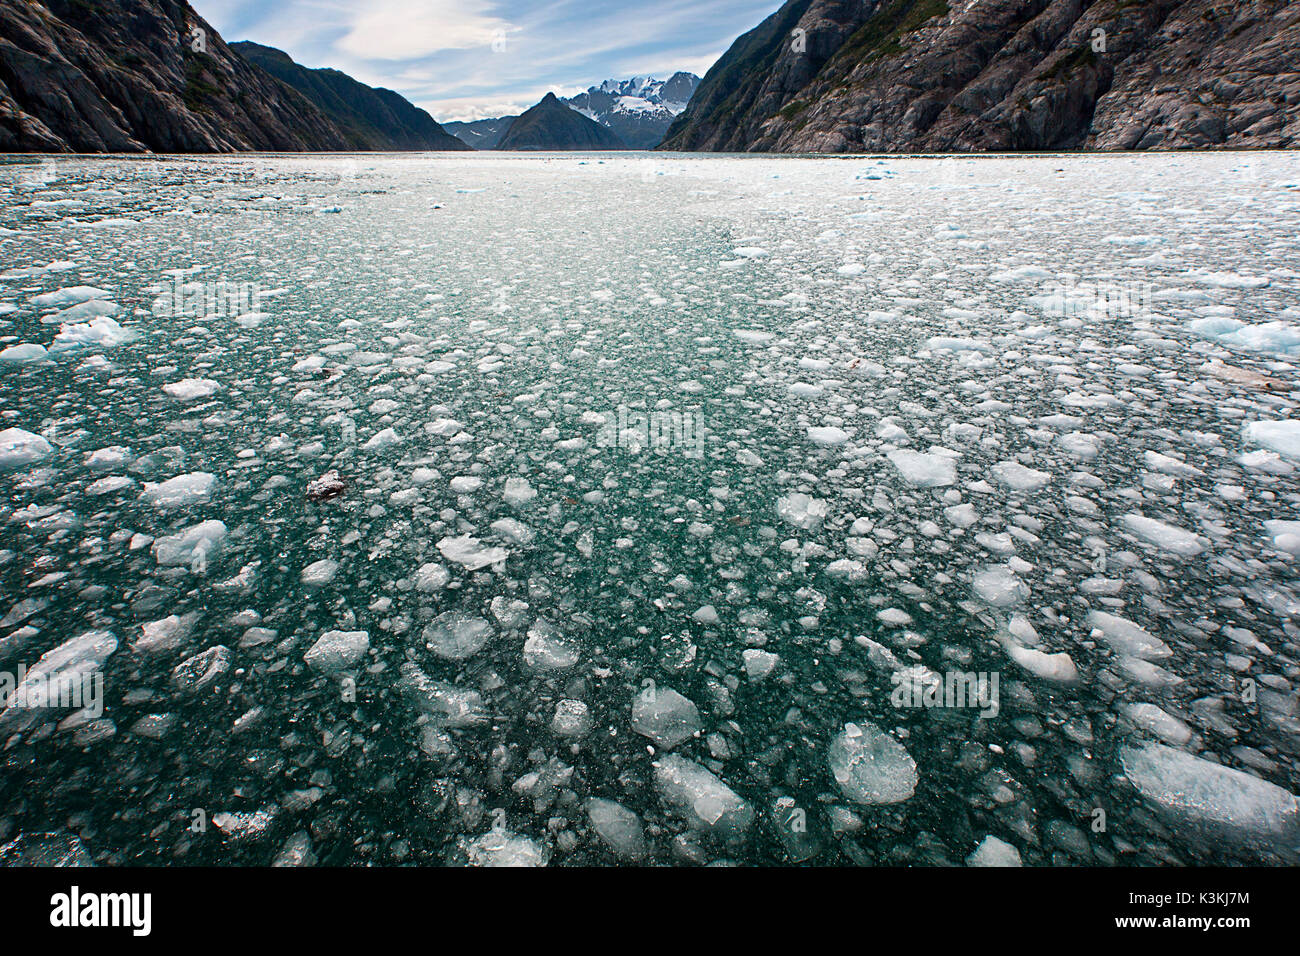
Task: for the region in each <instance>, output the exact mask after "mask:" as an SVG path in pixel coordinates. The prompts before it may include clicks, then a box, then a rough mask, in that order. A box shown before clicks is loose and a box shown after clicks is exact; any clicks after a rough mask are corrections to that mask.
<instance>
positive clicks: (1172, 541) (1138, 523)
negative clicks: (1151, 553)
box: [1120, 513, 1209, 558]
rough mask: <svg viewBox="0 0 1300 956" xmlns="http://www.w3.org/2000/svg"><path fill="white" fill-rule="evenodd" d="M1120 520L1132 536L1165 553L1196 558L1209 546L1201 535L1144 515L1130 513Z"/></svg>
mask: <svg viewBox="0 0 1300 956" xmlns="http://www.w3.org/2000/svg"><path fill="white" fill-rule="evenodd" d="M1120 520H1122V521H1123V522H1124V527H1125V528H1127V529H1128V531H1129V532H1130V533H1131V534H1133V535H1135V536H1136V537H1138V538H1140V539H1141V540H1143V541H1145V542H1146V543H1147V544H1150V545H1154V546H1155V547H1157V548H1160V549H1161V550H1163V551H1169V552H1172V553H1174V554H1180V555H1182V556H1183V557H1187V558H1191V557H1195V556H1196V555H1198V554H1200V553H1201V552H1202V551H1204V550H1205V549H1206V547H1207V546H1208V544H1209V542H1207V541H1206V540H1205V539H1204V538H1202V537H1201V536H1200V535H1196V534H1193V533H1192V532H1190V531H1186V530H1184V529H1182V528H1178V527H1175V526H1174V525H1171V524H1166V523H1165V522H1163V521H1157V520H1156V519H1155V518H1147V517H1145V516H1144V515H1140V514H1136V513H1130V514H1126V515H1124V517H1123V518H1121V519H1120Z"/></svg>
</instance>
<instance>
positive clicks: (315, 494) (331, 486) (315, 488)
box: [307, 471, 348, 501]
mask: <svg viewBox="0 0 1300 956" xmlns="http://www.w3.org/2000/svg"><path fill="white" fill-rule="evenodd" d="M347 490H348V483H347V482H346V481H344V480H343V476H342V475H340V474H339V473H338V472H337V471H327V472H325V474H323V475H321V476H320V477H319V478H317V479H315V480H313V481H309V482H307V500H308V501H329V500H330V499H331V498H337V497H338V496H339V495H341V494H343V492H345V491H347Z"/></svg>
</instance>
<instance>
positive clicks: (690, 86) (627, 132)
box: [564, 73, 700, 149]
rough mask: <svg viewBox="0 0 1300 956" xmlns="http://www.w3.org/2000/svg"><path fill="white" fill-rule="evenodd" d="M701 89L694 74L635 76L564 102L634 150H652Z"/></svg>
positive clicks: (569, 98) (604, 85)
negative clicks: (658, 76) (665, 78)
mask: <svg viewBox="0 0 1300 956" xmlns="http://www.w3.org/2000/svg"><path fill="white" fill-rule="evenodd" d="M699 85H700V78H699V77H698V76H696V75H695V74H693V73H674V74H673V75H672V76H671V77H670V78H669V79H667V80H657V79H655V78H654V77H653V76H634V77H632V78H631V79H630V80H606V81H605V82H603V83H601V84H600V85H599V86H593V87H590V88H589V89H588V90H587V91H586V92H585V93H579V94H578V95H577V96H571V97H568V98H567V99H565V100H564V102H565V103H567V104H568V105H569V106H571V107H572V108H573V109H575V110H577V111H578V112H579V113H582V114H584V115H585V116H587V117H589V118H590V119H593V120H595V121H596V122H597V123H600V124H601V125H603V126H608V127H609V128H610V129H612V130H613V131H614V132H615V133H616V134H617V135H618V137H619V138H620V139H621V140H623V142H625V143H627V145H628V146H631V147H632V148H633V149H653V148H654V147H656V146H658V145H659V143H660V141H661V140H662V139H663V138H664V134H665V133H667V132H668V127H669V126H670V125H671V124H672V121H673V119H674V117H676V116H677V114H678V113H680V112H682V110H684V109H686V104H687V103H689V102H690V99H691V94H692V93H694V92H695V88H696V87H697V86H699Z"/></svg>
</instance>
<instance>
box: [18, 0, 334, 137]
mask: <svg viewBox="0 0 1300 956" xmlns="http://www.w3.org/2000/svg"><path fill="white" fill-rule="evenodd" d="M196 31H197V32H196ZM349 148H350V144H349V141H348V138H347V135H346V133H345V132H344V131H343V130H341V129H339V128H338V127H337V126H336V125H335V124H334V123H332V122H331V121H330V120H329V119H328V118H327V117H326V116H325V115H323V114H322V113H321V112H320V110H318V109H317V108H316V107H315V106H313V105H312V104H311V103H310V102H308V101H307V100H306V99H305V98H304V97H303V96H302V95H301V94H299V93H297V92H295V91H294V90H292V89H290V88H289V87H287V86H285V85H284V84H282V83H280V82H279V81H278V80H276V79H274V78H273V77H271V76H269V75H267V74H266V73H264V72H263V71H262V70H260V69H258V68H257V67H255V66H253V65H252V64H250V63H248V62H247V61H246V60H244V59H243V58H242V57H241V56H239V55H238V54H236V53H234V52H233V51H232V50H231V49H230V48H229V47H228V46H226V44H225V42H224V41H223V40H222V39H221V37H220V36H219V35H218V34H217V32H216V31H215V30H213V29H212V27H210V26H209V25H208V24H207V23H206V22H205V21H204V20H203V19H202V18H201V17H200V16H199V15H198V14H197V13H195V12H194V10H193V8H191V7H190V5H189V4H188V3H186V2H184V0H43V2H28V0H0V151H13V152H29V151H48V152H69V151H71V152H88V153H99V152H144V151H147V150H153V151H155V152H176V153H185V152H203V153H212V152H234V151H239V150H274V151H301V150H346V149H349Z"/></svg>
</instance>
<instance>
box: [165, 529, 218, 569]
mask: <svg viewBox="0 0 1300 956" xmlns="http://www.w3.org/2000/svg"><path fill="white" fill-rule="evenodd" d="M225 537H226V526H225V524H224V523H223V522H221V521H215V520H212V521H201V522H199V523H198V524H196V525H191V526H190V527H188V528H186V529H184V530H183V531H180V532H178V533H177V534H172V535H165V536H163V537H161V538H158V539H157V540H156V541H154V543H153V556H154V559H155V560H156V561H157V562H158V563H159V564H160V565H162V566H163V567H178V566H185V565H188V566H189V568H190V570H192V571H194V573H196V574H202V573H203V572H204V571H206V570H207V566H208V561H209V560H210V559H211V558H212V557H214V556H215V555H216V554H217V553H218V552H219V551H220V550H221V542H222V541H223V540H224V539H225Z"/></svg>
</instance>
